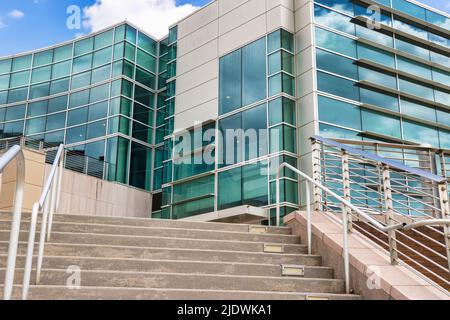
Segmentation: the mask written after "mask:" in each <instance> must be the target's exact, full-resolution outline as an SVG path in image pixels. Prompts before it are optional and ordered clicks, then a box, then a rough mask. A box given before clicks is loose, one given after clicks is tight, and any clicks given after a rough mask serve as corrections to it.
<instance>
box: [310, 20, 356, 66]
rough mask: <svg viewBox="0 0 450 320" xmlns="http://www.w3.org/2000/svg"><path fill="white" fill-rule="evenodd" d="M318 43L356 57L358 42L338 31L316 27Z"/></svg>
mask: <svg viewBox="0 0 450 320" xmlns="http://www.w3.org/2000/svg"><path fill="white" fill-rule="evenodd" d="M316 44H317V46H319V47H322V48H325V49H328V50H332V51H335V52H338V53H341V54H344V55H347V56H350V57H352V58H356V42H355V40H353V39H350V38H347V37H344V36H341V35H339V34H337V33H334V32H331V31H328V30H324V29H322V28H318V27H316Z"/></svg>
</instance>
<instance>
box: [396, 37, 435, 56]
mask: <svg viewBox="0 0 450 320" xmlns="http://www.w3.org/2000/svg"><path fill="white" fill-rule="evenodd" d="M395 47H396V48H397V49H398V50H400V51H404V52H406V53H410V54H412V55H415V56H417V57H420V58H422V59H425V60H430V51H429V50H428V49H425V48H422V47H420V46H417V45H415V44H412V43H409V42H408V41H406V40H403V39H402V38H401V37H396V38H395Z"/></svg>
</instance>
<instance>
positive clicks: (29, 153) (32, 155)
mask: <svg viewBox="0 0 450 320" xmlns="http://www.w3.org/2000/svg"><path fill="white" fill-rule="evenodd" d="M23 155H24V157H25V160H29V161H35V162H39V163H44V162H45V154H44V153H42V152H39V151H34V150H28V149H25V150H24V152H23Z"/></svg>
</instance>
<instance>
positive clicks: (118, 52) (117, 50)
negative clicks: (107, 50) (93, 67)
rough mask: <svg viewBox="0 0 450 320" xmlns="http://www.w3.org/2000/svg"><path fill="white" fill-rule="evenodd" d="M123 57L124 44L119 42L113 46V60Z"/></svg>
mask: <svg viewBox="0 0 450 320" xmlns="http://www.w3.org/2000/svg"><path fill="white" fill-rule="evenodd" d="M124 56H125V43H123V42H120V43H117V44H116V45H114V60H117V59H122V58H123V57H124Z"/></svg>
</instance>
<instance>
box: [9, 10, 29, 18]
mask: <svg viewBox="0 0 450 320" xmlns="http://www.w3.org/2000/svg"><path fill="white" fill-rule="evenodd" d="M8 16H10V17H11V18H15V19H20V18H23V17H24V16H25V14H24V13H23V12H22V11H20V10H17V9H14V10H13V11H10V12H9V13H8Z"/></svg>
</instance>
